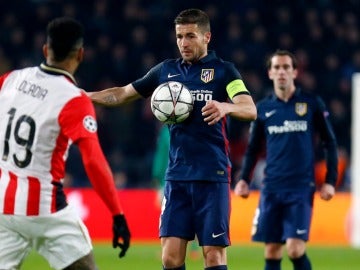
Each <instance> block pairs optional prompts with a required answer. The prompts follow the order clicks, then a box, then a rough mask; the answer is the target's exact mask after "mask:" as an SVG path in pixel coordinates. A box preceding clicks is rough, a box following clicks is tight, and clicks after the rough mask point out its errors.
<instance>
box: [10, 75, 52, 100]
mask: <svg viewBox="0 0 360 270" xmlns="http://www.w3.org/2000/svg"><path fill="white" fill-rule="evenodd" d="M17 89H18V90H19V92H21V93H23V94H26V95H29V96H32V97H34V98H38V99H40V100H44V99H45V98H46V95H47V93H48V90H47V89H45V88H42V87H41V86H39V85H37V84H34V83H31V82H28V81H26V80H23V81H22V82H21V83H20V85H19V87H18V88H17Z"/></svg>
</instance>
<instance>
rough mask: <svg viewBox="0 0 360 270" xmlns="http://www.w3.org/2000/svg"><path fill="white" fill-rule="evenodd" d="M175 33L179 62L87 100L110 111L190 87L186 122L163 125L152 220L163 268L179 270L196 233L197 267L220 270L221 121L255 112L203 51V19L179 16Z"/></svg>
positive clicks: (223, 220)
mask: <svg viewBox="0 0 360 270" xmlns="http://www.w3.org/2000/svg"><path fill="white" fill-rule="evenodd" d="M175 32H176V40H177V45H178V49H179V51H180V54H181V56H182V58H179V59H168V60H165V61H164V62H162V63H160V64H158V65H156V66H155V67H153V68H152V69H151V70H150V71H149V72H148V73H147V74H146V75H145V76H144V77H142V78H140V79H138V80H136V81H134V82H132V83H130V84H128V85H126V86H123V87H114V88H110V89H105V90H103V91H98V92H93V93H88V95H89V96H91V98H92V100H93V101H94V102H95V103H98V104H102V105H106V106H116V105H120V104H123V103H126V102H130V101H133V100H135V99H138V98H140V97H143V98H146V97H149V96H151V94H152V92H153V91H154V89H155V88H156V87H157V86H158V85H159V84H161V83H164V82H167V81H173V80H176V81H178V82H180V83H183V84H184V85H186V86H187V87H188V88H189V89H190V91H191V92H192V94H193V96H194V100H195V102H194V109H193V111H192V113H191V115H190V117H189V118H188V119H186V120H185V121H184V122H182V123H180V124H171V125H169V130H170V154H169V165H168V168H167V171H166V176H165V180H166V183H165V188H164V200H163V204H162V213H161V219H160V238H161V245H162V263H163V269H173V270H181V269H185V257H186V248H187V244H188V242H189V241H191V240H194V238H195V235H196V236H197V238H198V240H199V245H200V246H202V251H203V256H204V261H205V263H204V265H205V269H212V270H225V269H227V258H226V247H227V246H228V245H230V239H229V219H230V218H229V217H230V177H231V175H230V172H231V164H230V161H229V145H228V138H227V134H226V133H227V132H226V124H227V123H226V117H225V116H226V115H229V116H233V117H236V118H238V119H242V120H254V119H255V118H256V107H255V104H254V102H253V99H252V98H251V96H250V94H249V91H248V90H247V89H246V87H245V85H244V83H243V81H242V79H241V76H240V74H239V72H238V71H237V70H236V68H235V67H234V65H233V64H232V63H229V62H225V61H223V60H221V59H220V58H218V57H217V56H216V54H215V52H214V51H208V44H209V42H210V38H211V32H210V21H209V17H208V16H207V14H206V13H204V12H203V11H201V10H198V9H188V10H184V11H182V12H181V13H180V14H179V15H178V16H177V17H176V18H175ZM229 99H230V100H231V101H232V102H228V101H229Z"/></svg>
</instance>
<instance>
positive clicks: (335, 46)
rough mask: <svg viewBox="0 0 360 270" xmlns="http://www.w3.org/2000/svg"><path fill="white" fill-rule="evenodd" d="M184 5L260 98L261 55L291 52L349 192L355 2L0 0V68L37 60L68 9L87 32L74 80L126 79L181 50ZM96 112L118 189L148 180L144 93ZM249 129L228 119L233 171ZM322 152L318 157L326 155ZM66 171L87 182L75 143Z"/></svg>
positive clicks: (358, 63) (358, 55)
mask: <svg viewBox="0 0 360 270" xmlns="http://www.w3.org/2000/svg"><path fill="white" fill-rule="evenodd" d="M193 2H196V3H193ZM190 7H197V8H201V9H204V10H205V11H206V12H207V13H208V14H209V15H210V17H211V23H212V41H211V43H210V49H214V50H216V52H217V54H218V55H219V56H221V57H222V58H223V59H224V60H230V61H233V62H234V63H235V64H236V66H237V68H238V69H239V70H240V72H241V74H242V76H243V79H244V81H245V83H246V85H247V87H248V89H249V90H250V91H251V92H252V95H253V97H254V99H255V100H256V101H257V100H259V99H260V98H261V97H263V96H264V95H266V94H267V93H269V91H271V88H270V87H271V83H270V81H269V80H268V79H267V74H266V70H265V69H264V61H265V58H266V56H267V55H268V54H269V53H270V52H272V51H274V50H276V49H278V48H281V49H288V50H290V51H292V52H294V53H295V55H296V56H297V58H298V60H299V77H298V80H297V82H298V84H299V85H301V87H302V88H304V89H305V90H307V91H313V92H316V93H318V94H320V95H321V96H322V97H323V98H324V100H325V102H326V104H327V106H328V108H329V110H330V115H331V120H332V123H333V125H334V128H335V132H336V136H337V140H338V144H339V153H340V154H341V155H340V156H341V160H342V161H343V162H344V163H342V164H344V169H342V170H341V179H340V181H341V183H340V187H339V189H341V190H348V189H349V182H350V177H349V173H348V171H349V170H348V169H349V167H348V158H349V156H350V154H351V152H350V151H351V149H350V145H351V138H350V130H351V125H350V124H351V76H352V74H353V73H355V72H360V21H359V20H360V18H359V14H360V4H359V1H357V0H353V1H351V0H343V1H330V0H318V1H306V0H299V1H276V0H273V1H270V0H269V1H265V0H263V1H260V0H257V1H256V0H243V1H238V0H237V1H221V2H219V0H207V1H201V0H199V1H183V0H182V1H167V0H153V1H148V0H122V1H120V0H117V1H116V0H113V1H110V0H99V1H94V0H87V1H81V0H78V1H70V0H63V1H61V0H52V1H51V0H48V1H45V0H32V1H30V0H12V1H0V33H1V34H0V74H2V73H4V72H6V71H9V70H11V69H15V68H21V67H25V66H31V65H37V64H39V63H40V62H41V61H42V60H43V58H42V54H41V51H42V50H41V47H42V44H43V42H44V29H45V26H46V24H47V22H48V21H49V20H50V19H52V18H54V17H56V16H64V15H66V16H72V17H75V18H77V19H79V20H80V21H81V22H82V23H83V24H84V26H85V30H86V35H85V36H86V38H85V44H86V54H85V61H84V62H83V63H82V65H81V67H80V69H79V71H78V73H77V74H76V78H77V80H78V83H79V85H80V87H82V88H84V89H85V90H87V91H92V90H99V89H102V88H105V87H109V86H114V85H123V84H127V83H129V82H131V81H132V80H134V79H136V78H138V77H139V76H142V75H144V74H145V73H146V72H147V70H148V69H149V67H151V66H153V65H154V64H156V63H158V62H160V61H162V60H164V59H165V58H169V57H170V58H173V57H178V52H177V47H176V44H175V37H174V32H173V18H174V17H175V16H176V14H177V13H178V12H179V11H181V10H182V9H185V8H190ZM96 110H97V116H98V123H99V137H100V140H101V144H102V147H103V149H104V151H105V153H106V156H107V158H108V160H109V162H110V164H111V167H112V169H113V171H114V173H115V179H116V183H117V186H118V187H119V188H140V187H141V188H144V187H145V188H147V187H154V186H155V183H154V182H153V181H152V179H151V162H152V157H153V152H154V147H155V141H156V136H157V131H158V128H159V122H158V121H157V120H155V118H154V117H153V115H152V114H151V110H150V108H149V106H148V100H141V101H138V102H135V103H133V104H131V105H126V106H123V107H118V108H111V109H108V108H103V107H96ZM247 132H248V124H245V123H241V122H235V121H231V125H230V139H231V145H232V147H233V148H232V149H233V153H232V156H233V162H234V165H235V168H237V166H238V164H239V163H240V161H241V158H242V154H243V151H244V147H245V145H246V140H247ZM318 158H319V162H320V161H321V158H322V153H318ZM319 164H320V165H321V163H319ZM67 172H68V175H67V178H66V179H67V182H66V184H67V185H68V186H72V187H83V186H88V185H89V182H88V180H87V177H86V175H85V172H84V170H83V167H82V164H81V160H80V158H79V154H78V151H77V149H76V148H75V147H73V148H72V149H71V151H70V158H69V160H68V164H67Z"/></svg>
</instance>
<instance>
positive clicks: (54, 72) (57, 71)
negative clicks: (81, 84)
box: [40, 63, 77, 84]
mask: <svg viewBox="0 0 360 270" xmlns="http://www.w3.org/2000/svg"><path fill="white" fill-rule="evenodd" d="M40 69H41V70H42V71H43V72H45V73H48V74H52V75H64V76H65V77H66V78H68V79H69V80H70V81H71V82H72V83H74V84H77V83H76V80H75V78H74V76H73V75H71V74H70V73H69V72H67V71H66V70H63V69H60V68H56V67H51V66H49V65H47V64H45V63H41V64H40Z"/></svg>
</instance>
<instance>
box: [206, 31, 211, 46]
mask: <svg viewBox="0 0 360 270" xmlns="http://www.w3.org/2000/svg"><path fill="white" fill-rule="evenodd" d="M210 39H211V32H206V33H205V34H204V42H205V43H206V44H209V42H210Z"/></svg>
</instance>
